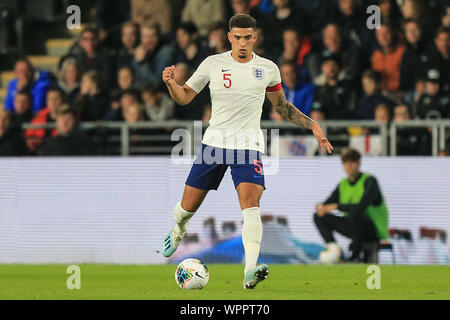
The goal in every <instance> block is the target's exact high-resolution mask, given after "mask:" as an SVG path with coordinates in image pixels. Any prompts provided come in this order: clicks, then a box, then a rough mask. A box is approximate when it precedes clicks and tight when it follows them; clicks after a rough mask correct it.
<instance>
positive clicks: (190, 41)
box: [174, 22, 208, 69]
mask: <svg viewBox="0 0 450 320" xmlns="http://www.w3.org/2000/svg"><path fill="white" fill-rule="evenodd" d="M176 42H177V48H176V51H175V60H174V61H175V63H179V62H184V63H187V64H188V65H189V67H190V68H192V69H197V67H198V66H199V65H200V63H201V62H202V61H203V60H204V59H205V58H206V56H207V55H208V50H207V48H205V47H203V46H202V45H201V43H200V42H199V41H198V32H197V27H196V26H195V25H194V24H193V23H192V22H184V23H182V24H181V25H180V26H179V27H178V28H177V31H176Z"/></svg>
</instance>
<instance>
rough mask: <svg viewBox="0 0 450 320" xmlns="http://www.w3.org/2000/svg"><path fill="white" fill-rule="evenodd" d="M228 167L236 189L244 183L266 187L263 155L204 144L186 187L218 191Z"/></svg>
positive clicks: (252, 151) (251, 151) (256, 152)
mask: <svg viewBox="0 0 450 320" xmlns="http://www.w3.org/2000/svg"><path fill="white" fill-rule="evenodd" d="M228 167H231V176H232V178H233V182H234V187H235V188H236V187H237V186H238V185H239V184H240V183H242V182H249V183H254V184H259V185H261V186H263V187H264V189H265V185H264V171H263V164H262V160H261V153H260V152H258V151H254V150H231V149H222V148H216V147H212V146H208V145H205V144H202V148H201V149H200V151H199V153H198V154H197V158H196V159H195V160H194V164H193V165H192V169H191V172H190V173H189V176H188V178H187V180H186V185H188V186H191V187H194V188H197V189H201V190H217V188H219V185H220V182H221V181H222V179H223V176H224V175H225V172H226V171H227V169H228Z"/></svg>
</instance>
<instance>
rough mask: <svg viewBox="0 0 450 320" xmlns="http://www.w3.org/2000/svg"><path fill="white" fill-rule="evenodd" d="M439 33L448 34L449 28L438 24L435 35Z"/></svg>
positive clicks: (449, 32)
mask: <svg viewBox="0 0 450 320" xmlns="http://www.w3.org/2000/svg"><path fill="white" fill-rule="evenodd" d="M441 33H447V34H450V28H448V27H446V26H440V27H439V28H438V29H437V30H436V37H437V36H438V35H440V34H441Z"/></svg>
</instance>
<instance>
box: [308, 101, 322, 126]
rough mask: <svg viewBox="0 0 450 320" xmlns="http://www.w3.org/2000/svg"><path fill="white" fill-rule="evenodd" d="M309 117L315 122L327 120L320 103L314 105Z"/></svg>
mask: <svg viewBox="0 0 450 320" xmlns="http://www.w3.org/2000/svg"><path fill="white" fill-rule="evenodd" d="M309 117H310V118H311V119H313V120H314V121H317V122H320V121H323V120H325V113H324V112H323V110H322V106H321V105H320V103H316V102H315V103H313V104H312V106H311V110H310V111H309Z"/></svg>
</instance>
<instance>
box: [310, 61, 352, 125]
mask: <svg viewBox="0 0 450 320" xmlns="http://www.w3.org/2000/svg"><path fill="white" fill-rule="evenodd" d="M338 74H339V63H338V60H337V58H336V57H334V56H330V57H326V58H325V59H324V61H323V62H322V75H323V77H321V78H322V80H323V82H316V83H315V85H316V94H315V98H314V100H315V101H316V102H318V103H320V105H321V106H322V109H323V112H324V113H325V116H326V118H327V119H330V120H340V119H346V120H348V119H351V118H352V116H353V114H354V109H355V106H356V91H355V90H354V89H353V87H352V86H351V85H350V83H349V82H348V81H340V80H339V79H338Z"/></svg>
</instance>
